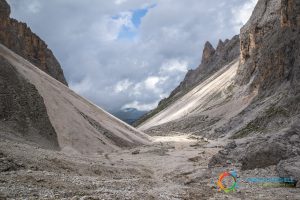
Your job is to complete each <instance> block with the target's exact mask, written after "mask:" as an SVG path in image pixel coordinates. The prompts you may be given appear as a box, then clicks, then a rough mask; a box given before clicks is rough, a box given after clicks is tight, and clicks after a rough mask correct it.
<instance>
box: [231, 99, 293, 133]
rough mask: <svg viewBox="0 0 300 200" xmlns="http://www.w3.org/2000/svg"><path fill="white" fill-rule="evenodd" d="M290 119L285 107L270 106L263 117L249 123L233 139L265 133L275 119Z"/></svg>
mask: <svg viewBox="0 0 300 200" xmlns="http://www.w3.org/2000/svg"><path fill="white" fill-rule="evenodd" d="M278 116H282V117H288V116H289V112H288V111H287V110H286V109H284V108H283V107H281V106H279V107H276V106H274V105H272V106H270V107H269V108H268V109H267V110H266V111H265V112H264V113H263V114H262V115H261V116H259V117H257V118H256V119H254V120H253V121H251V122H249V123H248V124H247V125H246V126H245V127H244V128H242V129H241V130H239V131H238V132H236V133H235V134H234V135H233V136H232V139H238V138H243V137H247V136H248V135H250V134H251V133H264V132H266V127H267V125H268V123H269V122H271V121H272V120H273V119H274V118H275V117H278Z"/></svg>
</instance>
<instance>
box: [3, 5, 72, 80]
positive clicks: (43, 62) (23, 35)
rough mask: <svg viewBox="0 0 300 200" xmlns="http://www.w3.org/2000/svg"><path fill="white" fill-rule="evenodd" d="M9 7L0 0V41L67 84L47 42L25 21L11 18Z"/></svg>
mask: <svg viewBox="0 0 300 200" xmlns="http://www.w3.org/2000/svg"><path fill="white" fill-rule="evenodd" d="M9 15H10V7H9V5H8V4H7V2H6V1H5V0H0V42H1V43H2V44H4V45H5V46H7V47H8V48H9V49H11V50H13V51H14V52H15V53H17V54H19V55H20V56H22V57H24V58H25V59H27V60H28V61H30V62H32V63H33V64H34V65H36V66H37V67H38V68H40V69H41V70H43V71H44V72H46V73H47V74H49V75H50V76H52V77H53V78H55V79H56V80H58V81H60V82H61V83H63V84H65V85H67V81H66V79H65V77H64V74H63V71H62V68H61V66H60V64H59V63H58V61H57V59H56V58H55V56H54V55H53V53H52V52H51V50H50V49H48V48H47V44H46V43H45V42H44V41H43V40H42V39H41V38H39V37H38V36H37V35H35V34H34V33H32V31H31V30H30V28H29V27H27V25H26V24H25V23H21V22H18V21H17V20H15V19H11V18H10V17H9Z"/></svg>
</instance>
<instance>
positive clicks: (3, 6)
mask: <svg viewBox="0 0 300 200" xmlns="http://www.w3.org/2000/svg"><path fill="white" fill-rule="evenodd" d="M9 14H10V7H9V5H8V3H7V2H6V1H4V0H0V17H1V18H2V17H3V18H5V17H6V18H7V17H9Z"/></svg>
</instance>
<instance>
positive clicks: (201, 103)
mask: <svg viewBox="0 0 300 200" xmlns="http://www.w3.org/2000/svg"><path fill="white" fill-rule="evenodd" d="M238 65H239V61H238V59H237V60H235V61H233V62H232V63H230V64H228V65H226V66H224V67H223V68H222V69H220V70H219V71H217V72H216V73H215V74H213V75H212V76H211V77H210V78H208V79H207V80H205V81H204V82H203V83H201V84H199V85H198V86H196V87H195V88H194V89H193V90H191V91H190V92H188V93H187V94H186V95H184V96H183V97H181V98H180V99H178V100H177V101H176V102H174V103H173V104H171V105H170V106H168V107H167V108H165V109H164V110H162V111H161V112H159V113H158V114H156V115H154V116H153V117H152V118H150V119H148V120H147V121H145V122H144V123H143V124H141V125H140V126H139V129H140V130H147V129H149V128H151V127H154V126H158V125H161V124H164V123H167V122H170V121H174V120H177V119H180V118H183V117H185V116H187V115H191V114H193V113H200V112H203V111H204V110H205V109H206V108H208V105H210V106H211V105H212V104H214V105H217V104H218V103H220V102H219V101H218V98H215V97H216V96H218V95H220V93H221V92H223V91H224V90H225V89H227V88H228V87H229V86H230V85H231V84H232V83H233V79H234V77H235V75H236V72H237V69H238ZM221 101H224V99H222V100H221Z"/></svg>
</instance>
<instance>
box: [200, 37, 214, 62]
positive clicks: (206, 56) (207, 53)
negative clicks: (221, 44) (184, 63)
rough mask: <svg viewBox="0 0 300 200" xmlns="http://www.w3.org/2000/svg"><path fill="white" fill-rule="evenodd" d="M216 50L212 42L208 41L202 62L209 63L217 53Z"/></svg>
mask: <svg viewBox="0 0 300 200" xmlns="http://www.w3.org/2000/svg"><path fill="white" fill-rule="evenodd" d="M215 52H216V50H215V48H214V47H213V46H212V44H211V43H210V42H208V41H207V42H206V43H205V45H204V49H203V54H202V64H205V63H208V62H209V61H210V59H211V58H212V56H213V55H214V54H215Z"/></svg>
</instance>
